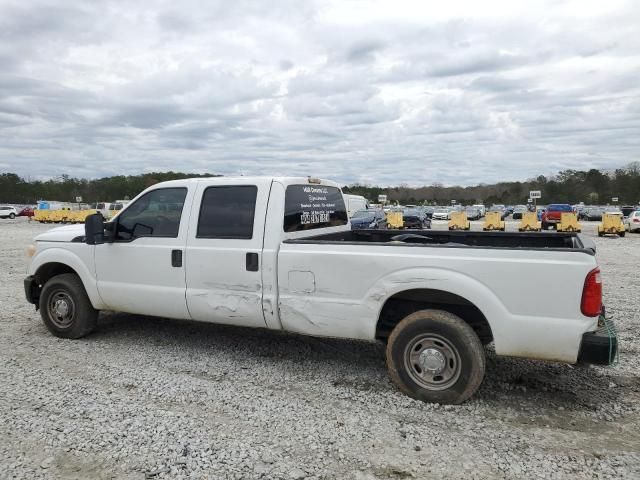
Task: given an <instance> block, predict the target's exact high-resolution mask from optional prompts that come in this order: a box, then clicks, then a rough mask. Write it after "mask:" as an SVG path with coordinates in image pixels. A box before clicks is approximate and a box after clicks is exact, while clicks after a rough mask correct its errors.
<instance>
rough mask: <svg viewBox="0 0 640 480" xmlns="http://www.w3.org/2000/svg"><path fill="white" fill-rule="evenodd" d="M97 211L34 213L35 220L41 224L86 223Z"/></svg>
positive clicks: (38, 210) (37, 210) (45, 211)
mask: <svg viewBox="0 0 640 480" xmlns="http://www.w3.org/2000/svg"><path fill="white" fill-rule="evenodd" d="M93 213H96V210H70V209H62V210H40V209H36V210H34V211H33V219H34V220H36V221H38V222H40V223H84V221H85V219H86V218H87V216H89V215H91V214H93Z"/></svg>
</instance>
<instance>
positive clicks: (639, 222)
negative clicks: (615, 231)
mask: <svg viewBox="0 0 640 480" xmlns="http://www.w3.org/2000/svg"><path fill="white" fill-rule="evenodd" d="M624 228H625V230H626V231H627V232H640V210H635V211H633V212H631V213H630V214H629V216H628V217H627V218H625V219H624Z"/></svg>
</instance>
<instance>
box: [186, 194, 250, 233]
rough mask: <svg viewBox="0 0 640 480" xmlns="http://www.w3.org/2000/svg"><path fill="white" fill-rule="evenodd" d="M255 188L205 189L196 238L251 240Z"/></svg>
mask: <svg viewBox="0 0 640 480" xmlns="http://www.w3.org/2000/svg"><path fill="white" fill-rule="evenodd" d="M257 195H258V187H256V186H255V185H237V186H220V187H208V188H207V189H206V190H205V191H204V194H203V195H202V205H201V207H200V217H199V218H198V233H197V235H196V236H197V238H234V239H240V240H250V239H251V238H253V220H254V216H255V210H256V197H257Z"/></svg>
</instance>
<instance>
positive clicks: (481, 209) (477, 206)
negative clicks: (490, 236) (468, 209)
mask: <svg viewBox="0 0 640 480" xmlns="http://www.w3.org/2000/svg"><path fill="white" fill-rule="evenodd" d="M473 207H474V208H477V209H478V210H480V216H481V217H484V216H485V215H486V214H487V207H485V206H484V205H480V204H478V205H473Z"/></svg>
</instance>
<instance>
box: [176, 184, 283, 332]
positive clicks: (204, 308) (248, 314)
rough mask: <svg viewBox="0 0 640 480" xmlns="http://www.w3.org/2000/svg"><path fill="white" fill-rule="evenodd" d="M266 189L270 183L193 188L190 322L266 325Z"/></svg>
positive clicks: (189, 248) (189, 242) (188, 268)
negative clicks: (264, 275)
mask: <svg viewBox="0 0 640 480" xmlns="http://www.w3.org/2000/svg"><path fill="white" fill-rule="evenodd" d="M270 188H271V180H270V179H259V180H258V181H251V182H248V183H242V182H239V183H237V184H227V183H225V184H220V185H216V184H215V183H214V184H209V183H204V182H203V183H202V184H201V185H200V186H199V187H198V190H197V192H196V197H195V201H194V204H193V209H192V213H191V215H192V218H193V221H192V222H191V228H190V230H189V235H188V238H187V249H186V273H187V306H188V308H189V313H190V314H191V317H192V318H193V319H194V320H200V321H203V322H213V323H226V324H231V325H241V326H251V327H265V326H266V324H265V320H264V314H263V312H262V275H261V270H260V269H261V265H262V248H263V236H264V225H265V212H266V211H267V203H268V199H269V191H270Z"/></svg>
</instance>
